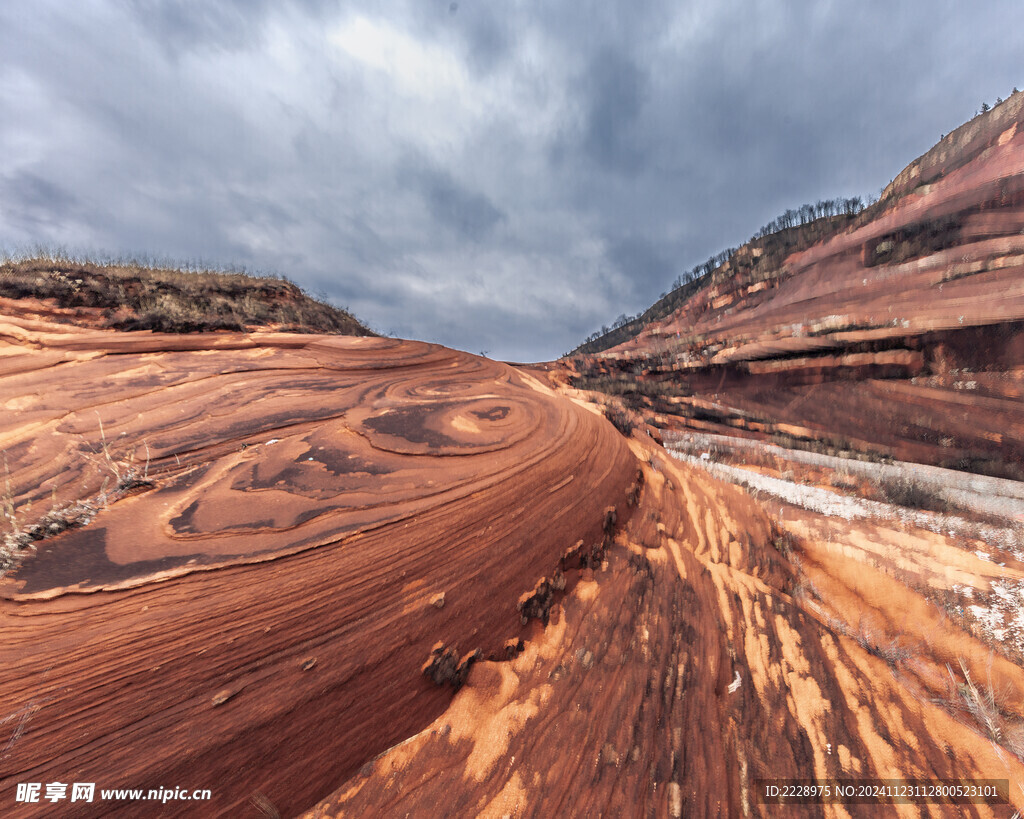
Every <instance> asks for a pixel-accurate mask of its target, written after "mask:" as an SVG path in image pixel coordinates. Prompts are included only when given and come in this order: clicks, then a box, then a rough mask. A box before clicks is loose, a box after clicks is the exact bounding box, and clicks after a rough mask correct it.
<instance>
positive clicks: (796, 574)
mask: <svg viewBox="0 0 1024 819" xmlns="http://www.w3.org/2000/svg"><path fill="white" fill-rule="evenodd" d="M1022 99H1024V97H1022V96H1021V95H1015V96H1014V97H1012V98H1011V100H1009V101H1007V102H1006V103H1003V105H1001V106H998V107H997V108H996V109H995V110H994V111H993V112H990V113H989V114H987V115H985V116H983V117H980V118H978V119H977V120H976V121H974V122H972V123H969V124H968V125H967V126H964V128H962V129H960V130H959V131H957V132H954V133H953V134H951V135H950V136H949V137H947V138H946V140H944V142H943V143H941V144H940V145H939V146H937V147H936V149H934V150H933V151H932V152H930V153H929V154H928V155H926V156H925V157H923V158H922V159H921V160H918V161H917V162H915V163H913V164H912V165H911V166H910V168H908V171H906V172H905V173H904V174H901V175H900V177H899V178H897V180H895V182H894V183H893V186H892V187H891V189H890V191H889V192H887V195H886V196H885V197H883V199H882V200H881V201H880V202H879V203H878V204H877V205H875V206H873V207H872V208H869V209H868V210H866V211H864V212H863V213H861V214H859V215H857V216H855V217H853V218H852V219H848V220H844V224H843V225H842V226H841V229H839V230H838V231H835V230H831V229H830V231H829V232H828V233H829V235H828V236H827V237H822V238H820V239H818V240H813V241H810V242H797V243H792V244H786V243H782V244H781V245H780V244H779V243H778V242H774V243H773V242H770V241H768V242H766V241H763V240H762V241H760V243H753V244H752V245H749V246H747V247H745V248H741V249H740V251H738V252H737V253H736V254H735V255H734V256H733V257H732V258H731V259H730V261H729V264H728V266H726V267H723V268H722V269H721V270H719V271H718V272H717V273H715V274H714V275H713V276H712V277H711V279H709V281H708V282H707V284H706V286H703V287H700V288H693V289H692V290H691V291H688V294H687V295H686V298H685V299H683V300H682V302H681V304H680V305H679V306H678V307H677V308H676V309H675V310H674V311H673V312H671V313H670V314H667V315H665V316H662V317H661V318H660V319H659V320H658V321H656V322H652V323H649V324H648V325H647V326H645V328H644V330H643V331H642V332H641V333H640V334H638V335H637V336H636V337H635V338H634V339H632V340H630V341H628V342H626V343H624V344H621V345H619V346H618V347H616V348H614V349H612V350H609V351H607V352H605V353H604V354H602V355H591V356H579V357H576V358H574V359H571V360H567V361H563V362H553V363H551V364H548V365H543V366H537V367H510V366H508V365H504V364H499V363H495V362H491V361H487V360H485V359H481V358H478V357H475V356H471V355H467V354H463V353H457V352H453V351H451V350H446V349H444V348H440V347H437V346H432V345H425V344H419V343H412V342H402V341H396V340H390V339H378V338H344V337H338V336H317V335H296V334H288V333H280V332H259V333H230V332H224V333H217V334H205V335H201V334H177V335H168V334H154V333H149V332H129V333H124V332H114V331H111V330H104V329H95V328H83V327H76V326H68V325H58V324H56V323H54V322H52V321H50V320H49V319H48V317H47V316H45V315H43V314H41V313H39V312H36V313H35V314H33V313H32V311H31V310H26V309H24V308H23V307H22V308H21V309H16V306H15V307H10V308H9V309H5V310H2V311H0V406H2V407H3V409H4V412H3V414H2V415H0V449H2V450H3V451H4V453H5V459H6V460H5V463H6V466H5V487H6V489H5V495H4V499H3V500H4V511H5V516H6V519H7V524H6V531H5V540H4V545H5V552H6V562H7V564H8V570H7V574H6V576H5V577H4V578H3V579H2V580H0V646H2V648H0V731H2V732H3V733H0V742H3V743H4V750H3V752H0V758H2V760H3V763H4V764H3V766H2V767H0V799H2V800H5V801H4V802H3V805H4V811H5V815H13V816H36V815H47V809H48V807H49V806H48V805H39V806H33V805H28V804H15V802H14V797H13V794H14V792H15V788H16V786H17V784H18V783H21V782H41V783H45V782H53V781H62V782H63V781H71V782H78V781H84V782H89V781H95V782H97V783H99V787H102V788H116V787H135V788H143V789H148V788H157V787H160V786H165V787H166V786H170V787H174V786H185V787H190V788H192V787H197V788H201V787H208V788H210V789H211V791H212V794H213V799H212V801H210V802H208V803H205V804H203V805H202V806H201V807H194V806H193V805H190V804H189V803H188V802H187V801H171V802H168V803H166V804H164V805H162V806H160V808H159V809H157V808H156V806H155V805H152V804H148V805H145V806H144V807H147V808H153V810H150V811H140V803H139V802H129V801H116V800H115V801H105V802H102V803H101V802H97V803H94V804H90V805H81V806H72V805H70V804H65V805H64V806H62V808H65V807H66V808H68V809H69V810H68V811H67V812H66V814H65V815H81V816H108V815H114V816H117V815H123V816H134V815H139V814H140V812H141V813H145V814H146V815H167V816H175V815H188V816H210V815H222V816H232V817H234V816H253V817H257V816H275V815H284V816H292V815H305V816H310V817H341V816H359V817H362V816H426V815H430V816H433V815H438V814H442V815H452V816H493V817H503V816H515V817H524V816H548V815H552V816H554V815H568V816H595V815H608V816H668V817H681V816H777V815H780V813H781V814H784V815H789V814H790V813H793V814H796V813H799V814H800V815H811V816H865V817H868V816H878V815H905V816H919V815H935V816H949V815H969V816H998V817H1010V816H1012V815H1013V814H1014V811H1015V810H1016V811H1020V810H1024V671H1022V666H1024V616H1022V615H1021V612H1022V611H1024V528H1022V525H1024V486H1022V483H1021V482H1020V480H1019V478H1020V476H1021V472H1020V470H1021V466H1022V459H1021V447H1022V446H1024V441H1022V439H1021V422H1022V421H1024V418H1022V417H1021V401H1020V398H1021V390H1022V388H1024V362H1022V361H1021V356H1022V355H1024V335H1022V333H1024V329H1022V328H1024V293H1022V292H1021V291H1020V288H1021V282H1022V281H1024V279H1022V276H1021V273H1022V266H1024V245H1021V244H1020V242H1021V230H1022V229H1024V199H1022V198H1021V194H1020V192H1019V191H1018V188H1020V186H1021V179H1024V160H1022V157H1024V151H1022V150H1021V148H1022V147H1024V144H1022V142H1021V140H1022V139H1024V134H1018V130H1020V129H1019V127H1018V123H1019V120H1020V119H1021V117H1022V112H1021V108H1022V104H1021V100H1022ZM766 238H767V237H766ZM769 247H770V248H773V249H772V250H771V251H770V252H769V251H768V250H766V249H767V248H769ZM780 247H786V248H788V249H787V250H785V251H784V252H783V251H780V250H779V248H780ZM758 250H760V251H761V253H760V254H758ZM19 304H23V303H22V302H19ZM645 422H650V423H645ZM662 442H663V443H662ZM981 472H984V473H988V474H986V475H980V474H979V473H981ZM811 778H815V779H818V780H830V779H841V780H847V781H849V780H856V781H858V782H864V781H865V780H879V779H881V780H907V779H927V780H930V781H932V782H934V781H935V780H939V779H957V780H962V779H966V778H977V779H984V780H987V781H990V782H991V786H992V787H994V788H995V789H996V791H997V793H998V798H996V799H994V800H991V801H990V802H985V801H984V800H981V801H977V800H976V801H974V802H970V803H964V804H952V803H950V802H949V801H948V800H947V801H942V800H941V799H940V800H935V799H932V800H930V801H924V802H918V803H914V802H913V801H910V802H906V801H905V802H894V801H892V800H888V801H885V800H883V801H882V802H874V803H872V802H865V801H860V802H858V801H857V800H851V799H845V800H839V801H831V802H819V803H812V804H803V805H801V806H800V807H797V808H793V807H789V808H785V807H780V805H778V804H775V803H772V802H771V801H770V800H768V799H766V798H765V794H766V791H765V780H775V781H778V780H785V779H789V780H794V779H799V780H808V779H811ZM72 807H73V808H75V810H74V811H71V810H70V809H71V808H72ZM75 811H77V813H76V812H75Z"/></svg>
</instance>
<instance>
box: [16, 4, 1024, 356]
mask: <svg viewBox="0 0 1024 819" xmlns="http://www.w3.org/2000/svg"><path fill="white" fill-rule="evenodd" d="M1022 24H1024V9H1022V7H1021V5H1020V4H1019V2H1016V1H1015V0H1014V2H1010V1H1009V0H996V2H992V3H988V4H985V5H984V6H978V5H974V6H968V5H966V4H956V3H952V2H924V0H918V2H907V3H900V4H893V3H883V2H880V0H869V2H864V3H856V4H850V3H837V2H828V1H827V0H820V1H819V2H793V1H792V0H759V1H758V2H750V1H749V0H722V2H717V3H696V2H692V3H679V2H669V0H644V1H643V2H635V3H628V4H627V3H621V4H620V3H607V2H603V0H578V1H577V2H572V3H570V2H567V0H561V1H560V2H540V1H539V0H536V1H535V2H524V3H516V4H507V3H496V2H485V1H484V0H459V2H458V4H457V7H456V4H453V3H451V2H450V0H373V2H353V3H346V4H338V3H335V2H330V1H329V0H290V2H285V0H282V2H270V1H269V0H244V2H243V0H203V2H199V0H94V2H90V3H88V4H75V5H74V6H73V7H72V6H70V5H68V4H66V3H63V2H59V1H58V0H32V1H31V2H30V0H9V1H8V2H6V3H3V4H0V246H2V247H8V248H9V247H16V246H19V245H20V246H31V245H33V244H35V243H37V242H48V243H52V244H56V245H65V246H67V247H69V248H71V249H74V248H83V249H92V248H96V249H99V250H106V251H110V252H112V253H115V254H117V253H121V252H129V253H130V252H138V253H142V254H146V255H153V256H156V257H174V258H179V259H183V260H186V261H188V260H197V259H200V260H209V261H210V262H213V263H222V264H230V263H240V264H244V265H246V266H247V267H250V268H255V269H259V270H269V271H278V272H281V273H284V274H287V275H289V276H291V277H292V278H294V279H295V280H297V281H298V282H299V283H300V284H305V285H307V286H309V287H310V288H312V289H315V290H321V291H323V292H325V293H326V294H327V295H329V296H330V297H331V298H333V299H336V300H337V301H339V302H341V303H344V304H346V305H347V306H349V307H350V308H351V309H352V310H354V311H355V312H356V313H357V314H358V315H360V316H361V317H363V318H365V319H366V320H368V321H369V322H370V323H371V324H373V325H374V326H375V327H376V328H378V329H380V330H383V331H388V330H392V331H394V332H396V333H398V334H401V335H405V336H409V337H414V338H425V339H432V340H436V341H440V342H443V343H446V344H451V345H454V346H459V347H463V348H465V349H469V350H471V351H479V350H481V349H488V350H490V352H491V353H492V355H496V356H504V357H508V358H515V359H520V360H523V359H538V358H548V357H551V356H555V355H558V354H560V353H562V352H564V351H565V350H567V349H569V348H570V347H572V346H573V345H574V344H575V343H576V342H578V341H579V340H580V339H581V338H582V337H584V336H586V335H588V334H589V333H590V332H591V331H593V330H594V329H596V328H598V327H600V326H601V325H602V324H607V323H608V322H610V321H611V320H612V319H613V318H614V317H615V316H617V315H619V314H621V313H635V312H637V311H638V310H641V309H643V308H645V307H647V306H648V305H649V304H650V303H651V302H653V301H654V300H655V299H656V298H657V297H658V295H659V294H660V293H661V292H663V291H664V290H666V289H667V288H668V287H669V286H670V283H671V281H672V280H673V279H674V278H675V276H676V275H678V273H680V272H682V271H683V270H686V269H688V268H690V267H692V266H693V265H694V264H696V263H698V262H700V261H702V260H703V259H706V258H707V257H708V256H709V255H711V254H713V253H715V252H717V251H718V250H721V249H722V248H724V247H727V246H731V245H736V244H739V243H740V242H742V241H744V240H745V239H746V238H748V237H749V236H750V234H751V233H753V232H754V231H755V230H756V229H757V228H758V227H760V226H761V225H762V224H764V223H765V222H767V221H768V220H770V219H771V218H773V217H774V216H775V215H777V214H778V213H779V212H780V211H782V210H785V209H786V208H787V207H793V206H796V205H799V204H801V203H802V202H806V201H814V200H816V199H819V198H825V197H832V196H837V195H854V194H857V195H862V196H866V195H868V194H871V193H877V191H878V189H879V188H880V187H881V186H882V185H884V184H886V183H888V182H889V180H890V179H891V178H892V177H893V176H894V175H895V174H896V173H898V172H899V171H900V170H901V169H902V168H903V167H904V166H905V165H906V164H907V163H908V162H910V161H911V160H912V159H914V158H915V157H916V156H918V155H919V154H921V153H922V152H923V151H925V150H927V149H928V148H929V147H930V146H931V145H932V144H934V142H935V141H936V140H937V139H938V138H939V135H940V134H941V133H945V132H948V131H950V130H951V129H952V128H954V127H956V126H957V125H959V124H960V123H961V122H963V121H965V120H967V119H969V118H970V117H971V116H972V115H973V114H974V112H975V111H976V110H977V109H978V107H979V106H980V105H981V103H982V101H988V102H989V103H990V104H991V103H992V102H994V101H995V97H996V96H997V95H998V96H1003V97H1005V96H1007V94H1008V93H1009V92H1010V89H1011V88H1012V86H1014V85H1018V86H1022V85H1024V76H1022V74H1021V70H1022V69H1021V66H1022V65H1024V59H1022V58H1024V49H1022V46H1021V42H1020V38H1019V36H1018V34H1017V32H1019V31H1020V30H1021V28H1022Z"/></svg>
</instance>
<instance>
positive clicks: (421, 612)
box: [0, 318, 636, 816]
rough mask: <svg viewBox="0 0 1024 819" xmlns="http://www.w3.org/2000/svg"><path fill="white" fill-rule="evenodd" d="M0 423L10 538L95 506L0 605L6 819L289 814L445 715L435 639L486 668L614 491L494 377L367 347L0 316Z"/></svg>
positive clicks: (564, 414)
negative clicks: (199, 796) (268, 809)
mask: <svg viewBox="0 0 1024 819" xmlns="http://www.w3.org/2000/svg"><path fill="white" fill-rule="evenodd" d="M0 407H2V408H3V414H2V415H0V449H2V450H3V452H4V453H5V458H6V470H7V472H8V473H9V480H10V491H9V496H10V500H11V501H12V503H13V506H14V507H15V508H16V509H17V512H16V514H17V520H16V524H17V525H18V526H21V527H26V526H28V525H30V524H31V523H32V522H33V521H34V520H35V519H38V518H40V517H42V516H43V514H44V513H45V512H47V510H49V509H51V508H57V509H60V508H63V507H64V505H66V504H67V503H69V502H71V501H72V500H82V499H88V500H90V501H92V502H93V504H94V507H95V510H96V511H95V514H94V516H93V517H92V520H91V522H90V523H88V525H86V526H77V527H75V528H72V529H70V530H68V531H66V532H64V533H62V534H59V535H57V536H55V537H52V538H44V539H42V540H39V541H36V542H34V547H35V549H36V551H35V553H34V554H27V556H26V557H25V558H24V560H23V561H22V564H21V566H20V568H18V569H16V570H15V571H12V572H10V573H9V574H8V575H7V576H6V577H5V578H4V579H3V580H2V581H0V595H2V600H0V719H4V723H3V724H4V726H5V727H4V730H5V732H6V733H8V734H9V736H8V737H4V738H3V741H4V742H6V743H7V748H6V749H5V751H4V755H3V760H4V764H3V766H2V770H3V773H2V778H0V793H2V794H4V797H3V798H4V800H5V801H4V813H5V815H12V816H13V815H18V811H17V810H15V811H10V810H9V809H10V807H11V805H12V803H13V792H14V788H15V784H16V783H18V782H25V781H36V782H43V783H46V782H54V781H60V782H67V781H74V782H96V783H98V785H99V787H104V788H106V787H110V788H117V787H133V788H150V787H152V788H157V787H160V786H171V787H173V786H175V785H180V786H187V787H195V788H200V787H208V788H210V789H212V790H213V795H214V801H213V803H211V804H210V805H207V806H205V813H203V815H212V814H219V815H232V816H238V815H244V810H245V805H246V803H247V800H249V798H250V796H251V795H252V794H253V793H256V792H259V793H261V794H264V795H265V797H266V798H267V799H269V800H270V801H271V802H272V803H273V804H274V805H276V807H277V808H278V810H280V811H281V812H282V815H290V814H294V813H295V812H296V811H298V810H300V809H303V808H306V807H309V806H310V805H312V804H314V803H315V802H316V801H317V799H319V798H321V797H323V796H326V795H327V794H328V793H330V792H331V791H332V790H333V789H334V788H336V787H338V786H339V785H341V784H342V783H343V782H344V781H345V780H346V779H347V778H348V777H349V776H350V775H351V774H352V773H354V772H355V770H356V769H357V768H358V767H359V766H360V765H362V764H363V763H365V762H366V760H368V759H370V758H372V757H373V756H374V755H375V754H377V753H379V752H380V751H382V750H384V749H385V748H387V747H388V746H389V745H391V744H393V743H395V742H397V741H398V740H401V739H404V738H405V737H407V736H409V735H410V734H412V733H415V732H416V731H418V730H419V729H421V728H422V727H423V726H425V725H427V724H429V723H430V721H431V720H432V719H434V718H435V717H436V716H437V715H439V714H440V713H441V712H442V711H443V709H444V708H445V706H446V704H447V702H448V701H449V700H450V698H451V695H452V690H451V689H450V688H439V687H437V686H435V685H434V684H433V683H431V682H430V681H429V680H428V679H427V678H426V677H425V676H423V675H422V674H421V673H420V666H421V665H422V663H423V662H424V661H425V660H426V659H427V658H428V655H429V654H430V651H431V646H432V645H433V644H434V643H435V642H436V641H443V643H444V644H446V645H448V646H452V647H455V648H457V650H458V651H459V652H462V653H466V652H471V651H473V650H475V649H480V650H481V651H482V653H483V656H504V655H505V647H504V646H505V642H506V641H507V640H508V639H510V638H513V637H516V636H517V635H518V634H519V633H520V628H521V626H520V615H519V612H518V611H517V609H516V602H517V600H518V598H519V596H520V595H521V594H522V593H523V592H526V591H529V590H530V589H532V588H533V587H534V585H535V583H536V582H537V580H538V578H540V577H542V576H544V575H546V574H550V573H551V572H552V571H554V570H555V569H556V568H557V567H558V564H559V559H560V557H561V556H562V554H563V553H564V551H565V550H566V548H567V547H569V546H570V545H571V544H572V543H574V542H575V541H576V540H577V539H578V538H580V537H584V538H587V539H588V540H593V541H595V542H596V541H600V539H601V538H602V537H603V532H602V523H603V519H604V518H603V516H604V510H605V508H606V507H607V506H609V505H610V504H611V505H618V506H619V507H620V508H621V509H622V510H623V511H624V512H625V510H626V505H625V490H626V488H627V487H628V485H629V483H630V481H632V480H633V476H634V472H635V469H636V467H635V464H634V462H633V460H634V459H633V456H632V455H631V454H630V453H629V451H628V449H627V447H626V445H625V443H624V441H623V439H622V438H621V436H619V435H618V434H617V433H616V432H615V431H614V430H613V429H612V428H611V427H610V426H609V425H608V424H607V423H606V422H605V421H604V420H603V419H601V418H599V417H598V416H596V415H595V414H592V413H590V412H588V411H586V410H583V409H580V408H579V407H577V406H575V405H573V404H571V403H570V402H568V401H566V400H565V399H563V398H560V397H558V396H557V395H555V394H553V393H552V392H551V391H550V390H548V389H547V388H545V387H542V386H541V385H540V384H539V383H537V382H536V381H533V380H532V379H530V378H529V377H527V376H524V375H522V374H520V373H518V372H516V371H515V370H513V369H512V368H510V367H507V366H505V365H502V364H497V363H495V362H491V361H487V360H484V359H480V358H477V357H474V356H470V355H466V354H462V353H456V352H453V351H451V350H447V349H443V348H441V347H437V346H433V345H427V344H421V343H413V342H402V341H395V340H389V339H353V338H341V337H323V336H288V335H280V334H259V335H254V336H244V335H222V336H198V335H197V336H187V335H177V336H163V335H151V334H149V333H125V334H117V333H113V332H106V331H96V330H76V329H74V328H71V329H69V328H67V327H63V326H56V325H50V324H47V323H45V322H41V321H28V320H13V319H10V318H6V319H5V318H0ZM128 476H131V477H130V481H131V482H134V483H138V484H140V485H137V486H134V485H133V486H131V487H130V488H129V487H125V488H124V489H123V491H122V490H119V488H118V487H119V486H121V484H122V483H129V480H127V478H128ZM104 501H105V503H104ZM29 503H31V505H30V506H29ZM439 592H442V593H443V598H442V599H443V600H444V605H443V607H440V606H438V605H437V601H438V597H437V595H438V593H439ZM8 740H9V741H8ZM9 794H10V795H11V799H8V798H7V797H8V795H9ZM64 807H69V805H67V804H65V805H64ZM76 807H77V806H76ZM92 810H93V813H94V814H95V815H121V814H123V815H138V813H137V812H138V810H139V805H138V804H135V805H131V804H125V805H121V806H117V805H115V806H111V805H105V806H103V807H102V808H97V807H96V806H93V809H92ZM119 811H120V814H119ZM163 811H164V812H165V813H166V814H168V815H170V814H172V813H174V812H177V811H180V812H185V813H187V812H188V810H187V803H176V804H175V803H169V804H168V805H167V806H164V808H163ZM81 812H82V813H83V815H85V814H87V813H88V812H89V810H88V808H83V809H82V810H81ZM30 813H31V810H30V809H27V810H26V811H25V815H29V814H30ZM66 815H74V814H73V813H69V814H66ZM192 815H196V814H195V813H193V814H192Z"/></svg>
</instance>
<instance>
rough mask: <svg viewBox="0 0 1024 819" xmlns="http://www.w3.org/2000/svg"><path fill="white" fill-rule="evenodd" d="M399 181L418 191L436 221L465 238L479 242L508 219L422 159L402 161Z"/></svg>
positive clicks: (479, 195)
mask: <svg viewBox="0 0 1024 819" xmlns="http://www.w3.org/2000/svg"><path fill="white" fill-rule="evenodd" d="M398 181H399V183H400V184H404V185H406V186H408V187H411V188H413V189H414V190H416V191H417V192H418V193H419V194H420V195H421V196H422V197H423V199H424V201H425V202H426V204H427V207H428V208H429V210H430V214H431V216H432V217H433V219H434V220H435V221H436V222H438V223H440V224H442V225H444V226H445V227H447V228H449V229H450V230H452V231H454V232H455V233H456V235H457V236H459V237H460V238H462V239H467V240H470V241H474V242H478V241H480V240H481V239H483V238H484V237H485V236H486V235H487V234H488V233H490V232H491V230H492V229H493V228H494V226H495V225H497V224H498V223H499V222H500V221H501V220H502V219H504V218H505V214H503V213H502V212H501V211H500V210H499V209H498V208H496V207H495V206H494V203H492V202H491V200H490V199H488V198H487V197H486V196H484V195H483V194H482V193H478V192H476V191H473V190H470V189H469V188H467V187H465V186H464V185H461V184H460V183H458V182H457V181H456V180H455V179H454V178H453V177H452V175H451V174H450V173H448V172H447V171H443V170H439V169H437V168H433V167H430V166H429V165H426V164H423V162H422V160H419V161H418V162H417V161H416V160H406V161H405V162H403V163H402V166H401V168H400V170H399V174H398Z"/></svg>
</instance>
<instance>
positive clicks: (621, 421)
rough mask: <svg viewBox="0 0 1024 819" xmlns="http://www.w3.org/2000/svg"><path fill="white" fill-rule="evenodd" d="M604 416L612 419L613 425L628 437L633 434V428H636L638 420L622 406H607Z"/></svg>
mask: <svg viewBox="0 0 1024 819" xmlns="http://www.w3.org/2000/svg"><path fill="white" fill-rule="evenodd" d="M604 417H605V418H607V419H608V420H609V421H611V422H612V426H613V427H615V428H616V429H617V430H618V431H619V432H621V433H622V434H623V435H625V436H626V437H627V438H628V437H629V436H631V435H632V434H633V430H634V429H636V421H634V420H633V417H632V416H631V415H630V413H629V412H628V411H627V410H625V409H623V408H622V407H605V409H604Z"/></svg>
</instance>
